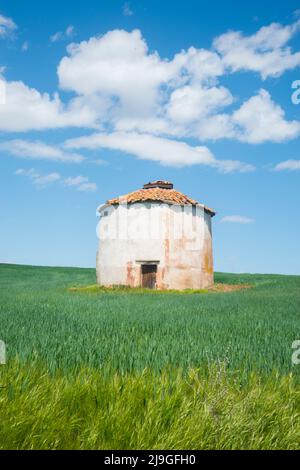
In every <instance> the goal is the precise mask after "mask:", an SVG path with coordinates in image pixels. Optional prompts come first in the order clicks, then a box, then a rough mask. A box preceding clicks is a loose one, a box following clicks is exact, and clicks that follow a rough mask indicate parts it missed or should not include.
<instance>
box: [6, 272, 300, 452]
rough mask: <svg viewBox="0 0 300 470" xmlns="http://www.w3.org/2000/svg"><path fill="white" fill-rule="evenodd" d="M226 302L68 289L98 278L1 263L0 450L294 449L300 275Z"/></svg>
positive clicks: (299, 420)
mask: <svg viewBox="0 0 300 470" xmlns="http://www.w3.org/2000/svg"><path fill="white" fill-rule="evenodd" d="M216 280H217V282H219V283H229V284H241V283H245V284H250V285H251V286H252V288H251V289H246V290H241V291H238V292H229V293H188V294H182V293H181V294H180V293H174V292H172V293H155V294H154V293H152V292H141V291H137V292H131V293H128V292H127V291H126V289H125V290H124V289H115V290H112V291H99V290H97V289H83V290H81V289H79V290H78V291H76V290H75V291H74V290H73V291H72V290H70V288H71V287H82V286H90V285H93V284H95V272H94V270H92V269H90V270H89V269H73V268H36V267H21V266H9V265H0V340H3V341H4V342H5V344H6V353H7V354H6V355H7V358H6V359H7V363H6V365H0V416H1V419H0V448H5V449H8V448H9V449H10V448H19V449H20V448H24V449H31V448H47V449H54V448H57V449H66V448H78V449H79V448H82V449H85V448H86V449H88V448H97V449H113V448H119V449H139V448H157V449H158V448H159V449H174V448H181V449H207V448H210V449H224V448H229V449H234V448H235V449H236V448H251V449H260V448H272V449H273V448H283V449H291V448H297V447H299V434H300V392H299V383H300V380H299V377H300V365H299V366H297V365H293V364H292V361H291V357H292V352H293V351H292V343H293V342H294V341H295V340H297V339H300V277H296V276H294V277H292V276H289V277H285V276H271V275H266V276H263V275H256V276H253V275H252V276H251V275H229V274H217V275H216Z"/></svg>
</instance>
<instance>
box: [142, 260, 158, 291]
mask: <svg viewBox="0 0 300 470" xmlns="http://www.w3.org/2000/svg"><path fill="white" fill-rule="evenodd" d="M156 273H157V265H156V264H142V287H145V288H146V289H155V287H156Z"/></svg>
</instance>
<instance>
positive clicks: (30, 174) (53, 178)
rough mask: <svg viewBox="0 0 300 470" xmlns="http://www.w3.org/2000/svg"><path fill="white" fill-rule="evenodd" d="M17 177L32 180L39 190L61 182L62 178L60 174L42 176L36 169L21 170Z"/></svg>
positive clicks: (18, 171)
mask: <svg viewBox="0 0 300 470" xmlns="http://www.w3.org/2000/svg"><path fill="white" fill-rule="evenodd" d="M16 175H18V176H26V177H27V178H30V179H31V181H32V182H33V184H34V185H35V186H37V187H38V188H45V187H46V186H48V185H50V184H52V183H55V182H57V181H59V180H60V178H61V176H60V174H59V173H49V174H47V175H41V174H40V173H38V172H37V171H36V170H35V169H34V168H31V169H30V170H24V169H19V170H17V171H16Z"/></svg>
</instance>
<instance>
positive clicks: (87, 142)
mask: <svg viewBox="0 0 300 470" xmlns="http://www.w3.org/2000/svg"><path fill="white" fill-rule="evenodd" d="M65 146H66V148H69V149H80V148H86V149H98V148H106V149H111V150H121V151H123V152H126V153H128V154H131V155H134V156H135V157H137V158H139V159H141V160H152V161H156V162H158V163H160V164H161V165H164V166H174V167H183V166H190V165H197V164H198V165H208V166H211V167H214V168H218V169H219V170H220V171H222V172H226V173H228V172H232V171H241V172H245V171H251V170H253V169H254V168H253V167H252V166H251V165H247V164H243V163H242V162H238V161H236V162H233V161H227V160H223V161H219V160H217V159H216V158H215V157H214V155H213V154H212V153H211V151H210V150H209V149H208V148H207V147H204V146H196V147H192V146H190V145H188V144H186V143H185V142H179V141H176V140H171V139H166V138H162V137H157V136H152V135H149V134H139V133H133V132H132V133H127V132H114V133H111V134H104V133H102V134H94V135H91V136H86V137H79V138H75V139H70V140H68V141H67V142H66V143H65Z"/></svg>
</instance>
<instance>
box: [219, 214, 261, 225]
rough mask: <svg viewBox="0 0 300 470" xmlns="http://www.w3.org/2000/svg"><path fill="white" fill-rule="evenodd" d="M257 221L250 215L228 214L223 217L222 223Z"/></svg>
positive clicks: (245, 223)
mask: <svg viewBox="0 0 300 470" xmlns="http://www.w3.org/2000/svg"><path fill="white" fill-rule="evenodd" d="M254 222H255V220H254V219H251V218H250V217H244V216H242V215H227V216H225V217H223V219H221V223H231V224H242V225H247V224H253V223H254Z"/></svg>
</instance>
